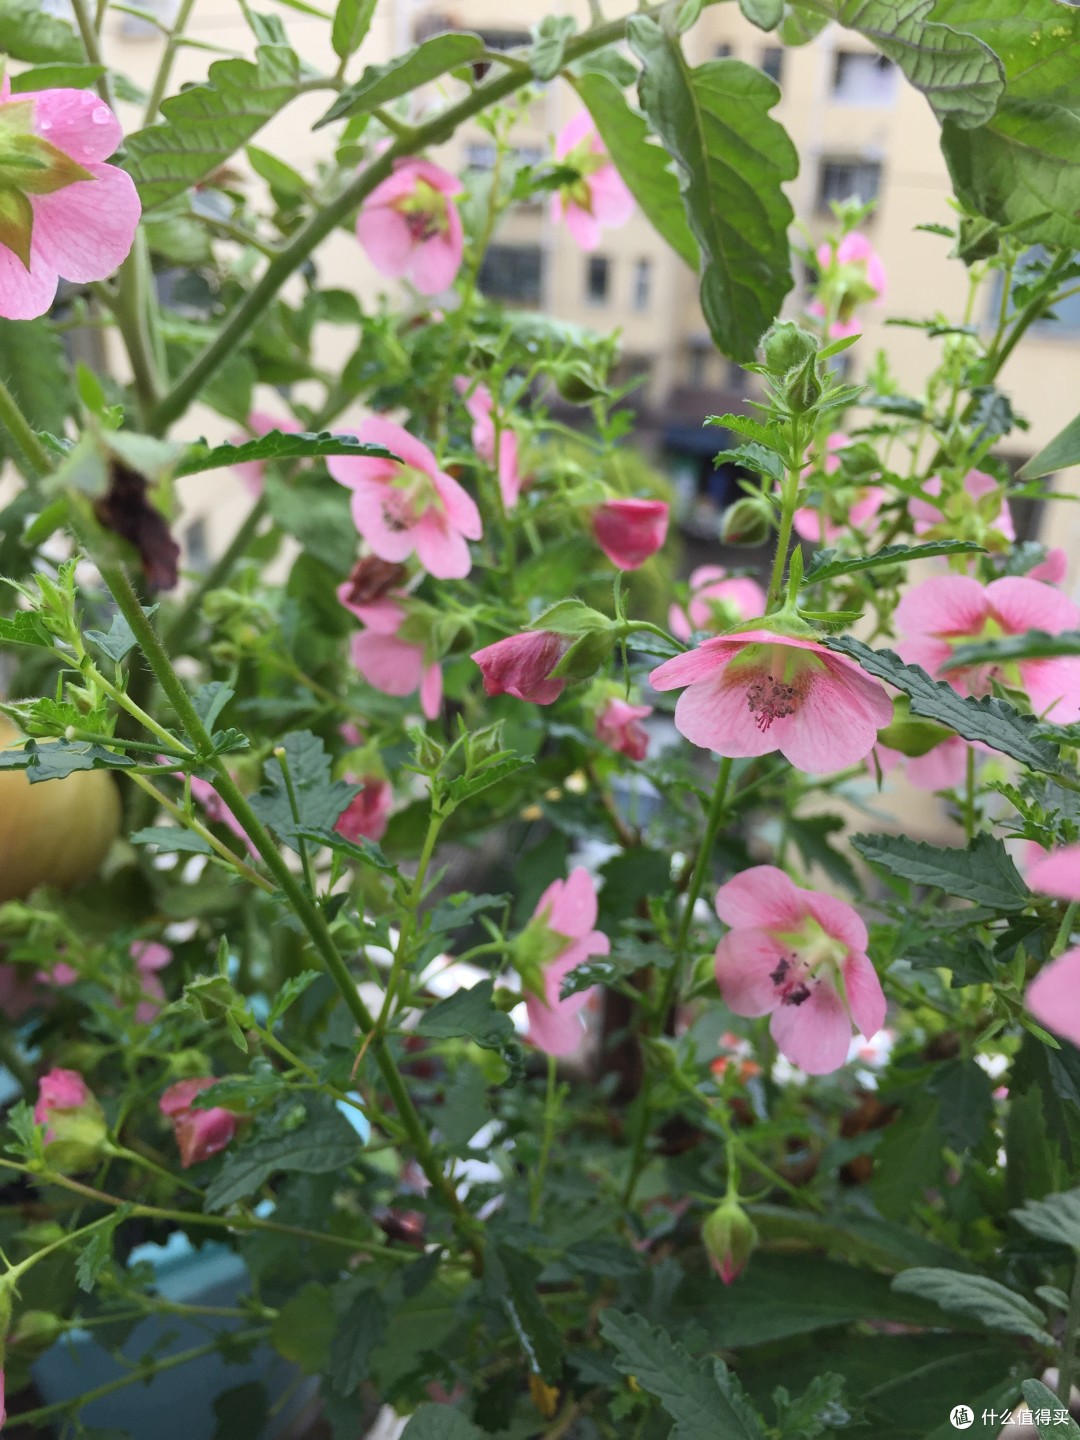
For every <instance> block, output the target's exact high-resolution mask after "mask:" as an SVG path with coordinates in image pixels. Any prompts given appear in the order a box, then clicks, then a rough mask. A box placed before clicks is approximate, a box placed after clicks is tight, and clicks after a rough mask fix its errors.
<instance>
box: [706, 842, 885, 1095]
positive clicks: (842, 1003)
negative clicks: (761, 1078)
mask: <svg viewBox="0 0 1080 1440" xmlns="http://www.w3.org/2000/svg"><path fill="white" fill-rule="evenodd" d="M716 913H717V914H718V915H719V916H720V919H721V920H722V921H723V922H724V924H725V925H727V926H729V927H730V928H729V930H728V933H727V934H726V935H725V936H724V937H723V939H722V940H721V941H720V943H719V945H717V947H716V980H717V984H718V985H719V986H720V993H721V994H722V995H723V997H724V1002H725V1003H726V1004H727V1005H728V1006H729V1007H730V1008H731V1009H732V1010H734V1012H735V1014H736V1015H751V1016H752V1015H771V1016H772V1020H771V1021H770V1024H769V1031H770V1033H771V1035H772V1037H773V1039H774V1040H775V1041H776V1043H777V1045H778V1047H779V1049H780V1052H781V1054H783V1055H785V1056H786V1057H787V1058H788V1059H789V1060H790V1061H791V1063H792V1064H793V1065H798V1067H799V1068H800V1069H801V1070H805V1071H806V1072H807V1074H808V1075H828V1074H829V1073H830V1072H831V1071H833V1070H838V1069H839V1068H840V1066H841V1065H843V1064H844V1062H845V1061H846V1060H847V1055H848V1048H849V1046H850V1042H851V1031H852V1026H853V1025H854V1027H855V1029H856V1030H858V1031H859V1032H860V1033H861V1034H862V1035H863V1036H864V1038H865V1039H867V1040H869V1039H870V1038H871V1036H873V1035H875V1034H876V1033H877V1031H878V1030H880V1029H881V1027H882V1025H884V1023H885V995H884V993H883V992H882V989H881V982H880V980H879V979H878V977H877V972H876V971H875V969H874V967H873V965H872V964H871V962H870V959H869V957H868V956H867V954H866V947H867V933H866V926H865V925H864V924H863V922H862V920H861V919H860V917H859V915H858V914H857V913H856V911H855V910H854V909H853V908H852V907H851V906H850V905H846V904H845V903H844V902H843V901H842V900H837V899H835V897H834V896H832V895H824V894H821V893H819V892H818V891H816V890H803V889H801V888H800V887H799V886H798V885H796V884H795V883H794V882H793V881H792V880H790V879H789V878H788V876H787V875H785V874H784V872H783V871H782V870H778V869H777V868H776V866H775V865H755V866H753V867H752V868H751V869H749V870H744V871H743V872H742V873H741V874H740V875H736V876H735V877H734V878H733V879H731V880H729V881H728V882H727V883H726V884H725V885H721V886H720V889H719V890H718V891H717V892H716Z"/></svg>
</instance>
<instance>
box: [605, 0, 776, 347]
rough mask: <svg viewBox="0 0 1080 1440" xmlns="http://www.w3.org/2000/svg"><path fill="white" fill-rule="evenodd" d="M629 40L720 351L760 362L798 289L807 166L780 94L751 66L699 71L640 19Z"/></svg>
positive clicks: (711, 64) (709, 65)
mask: <svg viewBox="0 0 1080 1440" xmlns="http://www.w3.org/2000/svg"><path fill="white" fill-rule="evenodd" d="M627 38H628V39H629V41H630V47H631V49H632V50H633V51H634V53H635V54H636V55H637V57H638V59H639V60H641V62H642V65H643V67H644V68H643V73H642V77H641V83H640V86H639V90H640V96H641V104H642V108H643V110H644V111H645V114H646V115H647V116H648V117H649V121H650V123H651V125H652V127H653V130H654V131H655V132H656V134H657V135H658V136H659V137H660V140H661V142H662V143H663V145H664V147H665V149H666V150H667V151H668V152H669V153H670V154H671V155H672V156H673V157H674V159H675V161H676V163H677V164H678V166H679V168H680V171H681V172H682V174H681V189H682V197H683V203H684V205H685V207H686V216H687V220H688V221H689V225H690V229H691V231H692V232H693V234H694V236H695V237H696V239H697V242H698V245H699V246H700V250H701V260H702V264H703V267H704V269H703V273H702V279H701V304H702V309H703V310H704V312H705V318H706V320H707V321H708V325H709V330H710V331H711V333H712V336H713V339H714V340H715V341H716V343H717V345H718V346H719V347H720V349H721V350H722V351H723V352H724V353H725V354H726V355H730V356H731V357H732V358H733V359H735V360H744V361H745V360H750V359H752V358H753V356H754V352H755V349H756V346H757V342H758V340H759V339H760V337H761V335H762V334H763V332H764V331H765V330H766V329H767V328H768V326H769V325H770V323H771V322H772V321H773V319H775V317H776V315H777V313H778V311H779V309H780V304H781V301H782V300H783V298H784V296H785V295H786V294H787V292H788V291H789V290H790V289H791V285H792V278H791V268H790V254H789V249H788V238H787V234H788V227H789V226H790V224H791V222H792V218H793V211H792V208H791V205H790V202H789V201H788V199H787V197H786V195H785V194H784V192H783V190H782V189H781V183H782V182H783V181H785V180H793V179H794V178H795V176H796V174H797V173H798V168H799V161H798V156H797V154H796V152H795V147H794V146H793V145H792V143H791V141H790V139H789V138H788V135H787V133H786V132H785V130H784V129H783V127H782V126H781V125H779V124H777V122H776V121H775V120H773V119H772V118H771V116H770V115H769V111H770V110H771V109H772V108H773V106H774V105H775V104H776V103H777V101H778V100H779V98H780V91H779V89H778V88H777V86H776V85H775V84H774V83H773V82H772V81H771V80H770V79H769V78H768V76H767V75H763V74H762V73H761V71H760V70H756V69H754V68H753V67H752V66H750V65H746V64H744V63H743V62H742V61H741V60H732V59H726V60H710V61H708V62H706V63H705V64H704V65H699V66H698V67H697V68H696V69H692V68H691V67H690V66H689V65H688V64H687V63H686V59H685V57H684V55H683V53H682V50H681V49H680V48H679V45H678V43H677V42H676V41H675V40H674V39H673V38H672V37H671V36H669V35H667V34H666V33H665V32H664V31H663V30H662V29H661V28H660V26H659V25H657V24H656V22H655V21H653V20H651V19H649V18H648V17H647V16H644V15H634V16H632V17H631V19H630V21H629V24H628V29H627Z"/></svg>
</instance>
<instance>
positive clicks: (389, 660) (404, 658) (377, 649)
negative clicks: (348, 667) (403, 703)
mask: <svg viewBox="0 0 1080 1440" xmlns="http://www.w3.org/2000/svg"><path fill="white" fill-rule="evenodd" d="M351 653H352V662H353V664H354V665H355V666H356V668H357V670H358V671H359V672H360V674H361V675H362V676H363V678H364V679H365V680H366V681H367V683H368V684H369V685H372V686H374V688H375V689H376V690H381V691H382V693H383V694H384V695H395V696H397V697H398V698H401V697H403V696H405V695H411V694H412V693H413V691H414V690H416V689H417V688H418V686H419V684H420V680H421V675H422V671H423V663H424V657H423V652H422V651H421V649H420V647H419V646H418V645H407V644H406V643H405V641H404V640H399V639H397V637H396V636H394V635H376V634H374V633H373V632H372V631H370V630H363V631H361V633H360V634H359V635H354V636H353V638H352V645H351Z"/></svg>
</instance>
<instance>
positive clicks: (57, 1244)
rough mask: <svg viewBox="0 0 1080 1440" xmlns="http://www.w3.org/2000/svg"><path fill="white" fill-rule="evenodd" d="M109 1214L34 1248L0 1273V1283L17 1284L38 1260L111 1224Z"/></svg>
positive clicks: (6, 1284)
mask: <svg viewBox="0 0 1080 1440" xmlns="http://www.w3.org/2000/svg"><path fill="white" fill-rule="evenodd" d="M112 1218H113V1217H112V1216H111V1215H103V1216H101V1218H100V1219H98V1220H92V1221H91V1222H90V1224H89V1225H83V1226H82V1227H81V1228H80V1229H78V1230H72V1231H71V1232H70V1234H67V1235H61V1236H60V1239H59V1240H54V1241H53V1242H52V1244H51V1245H46V1246H44V1247H43V1248H42V1249H41V1250H35V1251H34V1253H33V1255H28V1256H27V1257H26V1259H25V1260H20V1261H19V1263H18V1264H17V1265H12V1266H10V1267H9V1269H7V1270H6V1271H5V1272H4V1274H3V1275H0V1284H3V1285H5V1286H10V1285H17V1284H18V1282H19V1279H20V1277H21V1276H23V1275H25V1273H26V1272H27V1270H29V1269H31V1268H32V1267H33V1266H34V1265H36V1264H37V1263H38V1261H39V1260H44V1259H45V1257H46V1256H47V1255H55V1253H56V1252H57V1250H63V1249H64V1247H65V1246H67V1245H70V1244H71V1243H72V1242H73V1241H75V1240H84V1239H85V1238H86V1236H87V1235H92V1234H93V1233H94V1231H95V1230H100V1229H101V1227H102V1226H103V1225H111V1224H112Z"/></svg>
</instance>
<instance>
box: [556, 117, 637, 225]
mask: <svg viewBox="0 0 1080 1440" xmlns="http://www.w3.org/2000/svg"><path fill="white" fill-rule="evenodd" d="M555 158H556V159H557V160H559V161H561V162H562V163H563V164H564V165H567V166H569V167H570V168H571V169H573V170H576V171H577V172H578V178H577V179H576V180H574V181H573V182H572V183H571V184H569V185H562V186H560V187H559V189H558V190H557V191H556V192H555V194H554V195H553V196H552V199H551V214H552V218H553V219H554V220H555V221H556V223H557V222H558V221H560V220H563V219H565V220H566V228H567V229H568V230H569V231H570V234H571V235H572V236H573V237H574V239H575V240H576V241H577V243H578V244H579V245H580V246H581V248H582V250H595V249H596V248H597V246H598V245H599V244H600V230H601V227H603V226H607V227H609V228H612V229H618V228H619V227H620V226H621V225H625V224H626V222H627V221H628V220H629V219H630V217H631V215H632V214H633V213H634V197H633V196H632V195H631V194H630V191H629V190H628V189H627V188H626V182H625V181H624V180H623V178H622V176H621V175H620V174H619V172H618V170H616V168H615V166H614V165H613V164H612V163H611V160H610V158H609V156H608V153H607V151H606V150H605V149H604V143H603V141H602V140H601V139H600V136H599V135H598V134H597V133H596V126H595V125H594V124H593V119H592V116H591V115H590V114H589V112H588V111H587V110H579V111H578V113H577V114H576V115H575V116H574V117H573V119H571V120H568V121H567V122H566V124H565V125H564V126H563V128H562V129H561V130H560V131H559V137H558V139H557V140H556V141H555Z"/></svg>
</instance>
